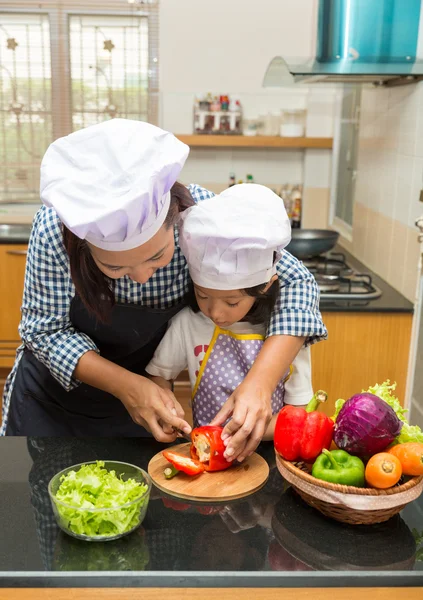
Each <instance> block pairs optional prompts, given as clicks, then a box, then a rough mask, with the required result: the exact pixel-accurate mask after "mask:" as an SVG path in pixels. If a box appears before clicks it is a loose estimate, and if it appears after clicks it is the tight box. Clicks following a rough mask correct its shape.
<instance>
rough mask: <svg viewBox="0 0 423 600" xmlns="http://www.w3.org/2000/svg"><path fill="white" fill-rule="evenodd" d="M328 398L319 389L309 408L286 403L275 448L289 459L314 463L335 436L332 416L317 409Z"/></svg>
mask: <svg viewBox="0 0 423 600" xmlns="http://www.w3.org/2000/svg"><path fill="white" fill-rule="evenodd" d="M326 400H327V394H326V392H322V391H321V390H319V391H318V392H316V394H315V395H314V396H313V398H312V399H311V400H310V402H309V403H308V405H307V408H305V409H304V408H299V407H295V406H284V407H283V408H282V410H281V411H280V412H279V414H278V418H277V419H276V425H275V436H274V440H275V449H276V451H277V452H278V453H279V454H280V455H281V456H282V457H283V458H284V459H285V460H303V461H305V462H312V461H313V460H314V459H315V458H317V457H318V456H319V454H321V452H322V450H323V448H326V449H329V446H330V444H331V442H332V437H333V427H334V423H333V421H332V419H330V418H329V417H327V416H326V415H324V414H322V413H318V412H316V408H317V407H318V405H319V403H320V402H325V401H326Z"/></svg>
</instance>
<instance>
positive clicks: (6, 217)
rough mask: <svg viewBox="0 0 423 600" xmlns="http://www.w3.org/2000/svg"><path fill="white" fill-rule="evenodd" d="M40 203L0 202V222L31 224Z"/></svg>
mask: <svg viewBox="0 0 423 600" xmlns="http://www.w3.org/2000/svg"><path fill="white" fill-rule="evenodd" d="M40 206H41V203H36V202H34V203H24V202H17V203H15V204H5V203H2V202H0V223H4V224H6V225H11V224H16V225H31V224H32V221H33V219H34V216H35V213H36V212H37V210H38V209H39V208H40Z"/></svg>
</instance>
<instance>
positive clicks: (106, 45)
mask: <svg viewBox="0 0 423 600" xmlns="http://www.w3.org/2000/svg"><path fill="white" fill-rule="evenodd" d="M103 47H104V50H108V51H109V52H111V51H112V50H113V48H114V47H115V45H114V43H113V42H112V40H106V41H105V42H104V44H103Z"/></svg>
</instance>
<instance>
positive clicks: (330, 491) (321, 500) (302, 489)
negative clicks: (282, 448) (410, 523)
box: [276, 453, 423, 525]
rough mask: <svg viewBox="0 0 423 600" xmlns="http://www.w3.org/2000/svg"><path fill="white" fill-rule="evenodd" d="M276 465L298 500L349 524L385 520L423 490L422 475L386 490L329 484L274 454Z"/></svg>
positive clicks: (306, 468) (364, 523)
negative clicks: (297, 496) (299, 497)
mask: <svg viewBox="0 0 423 600" xmlns="http://www.w3.org/2000/svg"><path fill="white" fill-rule="evenodd" d="M276 465H277V467H278V469H279V472H280V473H281V475H282V477H283V478H284V479H286V480H287V481H288V482H289V483H290V484H291V485H292V487H293V488H294V489H295V490H296V492H297V493H298V494H299V495H300V496H301V498H302V499H303V500H304V501H305V502H307V504H309V505H310V506H312V507H313V508H316V509H317V510H319V511H320V512H321V513H323V514H324V515H326V516H327V517H331V518H332V519H335V520H336V521H341V522H342V523H349V524H350V525H371V524H373V523H382V522H383V521H387V520H388V519H390V518H391V517H393V516H394V515H395V514H397V513H398V512H400V510H402V509H403V508H404V506H405V505H406V504H408V503H409V502H412V501H413V500H415V499H416V498H418V497H419V496H420V494H421V493H422V491H423V475H421V476H420V477H412V478H411V479H409V480H408V481H407V482H405V483H401V482H400V484H398V485H396V486H395V487H392V488H389V489H387V490H375V489H372V488H358V487H353V486H349V485H339V484H334V483H328V482H327V481H322V480H321V479H316V477H313V476H312V475H311V474H310V468H309V467H308V466H307V465H306V464H305V463H301V462H300V463H292V462H289V461H287V460H284V459H283V458H282V457H281V456H279V455H278V454H277V453H276Z"/></svg>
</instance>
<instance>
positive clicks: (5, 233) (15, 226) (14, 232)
mask: <svg viewBox="0 0 423 600" xmlns="http://www.w3.org/2000/svg"><path fill="white" fill-rule="evenodd" d="M28 206H29V207H31V209H30V213H31V214H32V213H35V212H36V209H37V208H38V207H37V206H36V205H26V209H25V210H28ZM22 210H24V209H22ZM32 217H33V214H32ZM32 217H31V220H30V221H29V222H26V221H21V222H20V221H19V220H18V221H16V222H15V223H13V222H11V223H10V224H9V225H8V224H6V223H3V224H2V222H1V205H0V244H26V243H27V242H28V240H29V235H30V233H31V222H32ZM334 252H340V253H342V254H344V255H345V258H346V262H347V263H348V264H349V265H350V266H352V267H353V268H354V269H355V270H356V271H358V272H359V273H369V274H370V275H371V277H372V280H373V282H374V283H375V285H376V286H377V287H378V288H379V289H380V290H381V291H382V295H381V296H380V298H376V299H375V300H356V299H355V300H337V299H336V298H335V299H333V300H332V299H330V300H327V299H322V300H321V301H320V309H321V310H322V311H326V312H370V313H371V312H374V313H383V312H384V313H412V312H413V304H412V303H411V302H410V301H409V300H407V298H405V297H404V296H403V295H402V294H400V293H399V292H397V291H396V290H395V289H394V288H393V287H392V286H390V285H389V284H388V283H387V282H386V281H384V280H383V279H381V278H380V277H379V276H378V275H376V274H375V273H373V272H372V271H371V270H370V269H368V268H367V267H366V266H364V265H363V264H362V263H360V262H359V261H358V260H357V259H356V258H354V257H353V256H352V255H351V254H350V253H349V252H347V251H346V250H345V249H344V248H342V247H341V246H336V247H335V248H334Z"/></svg>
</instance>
